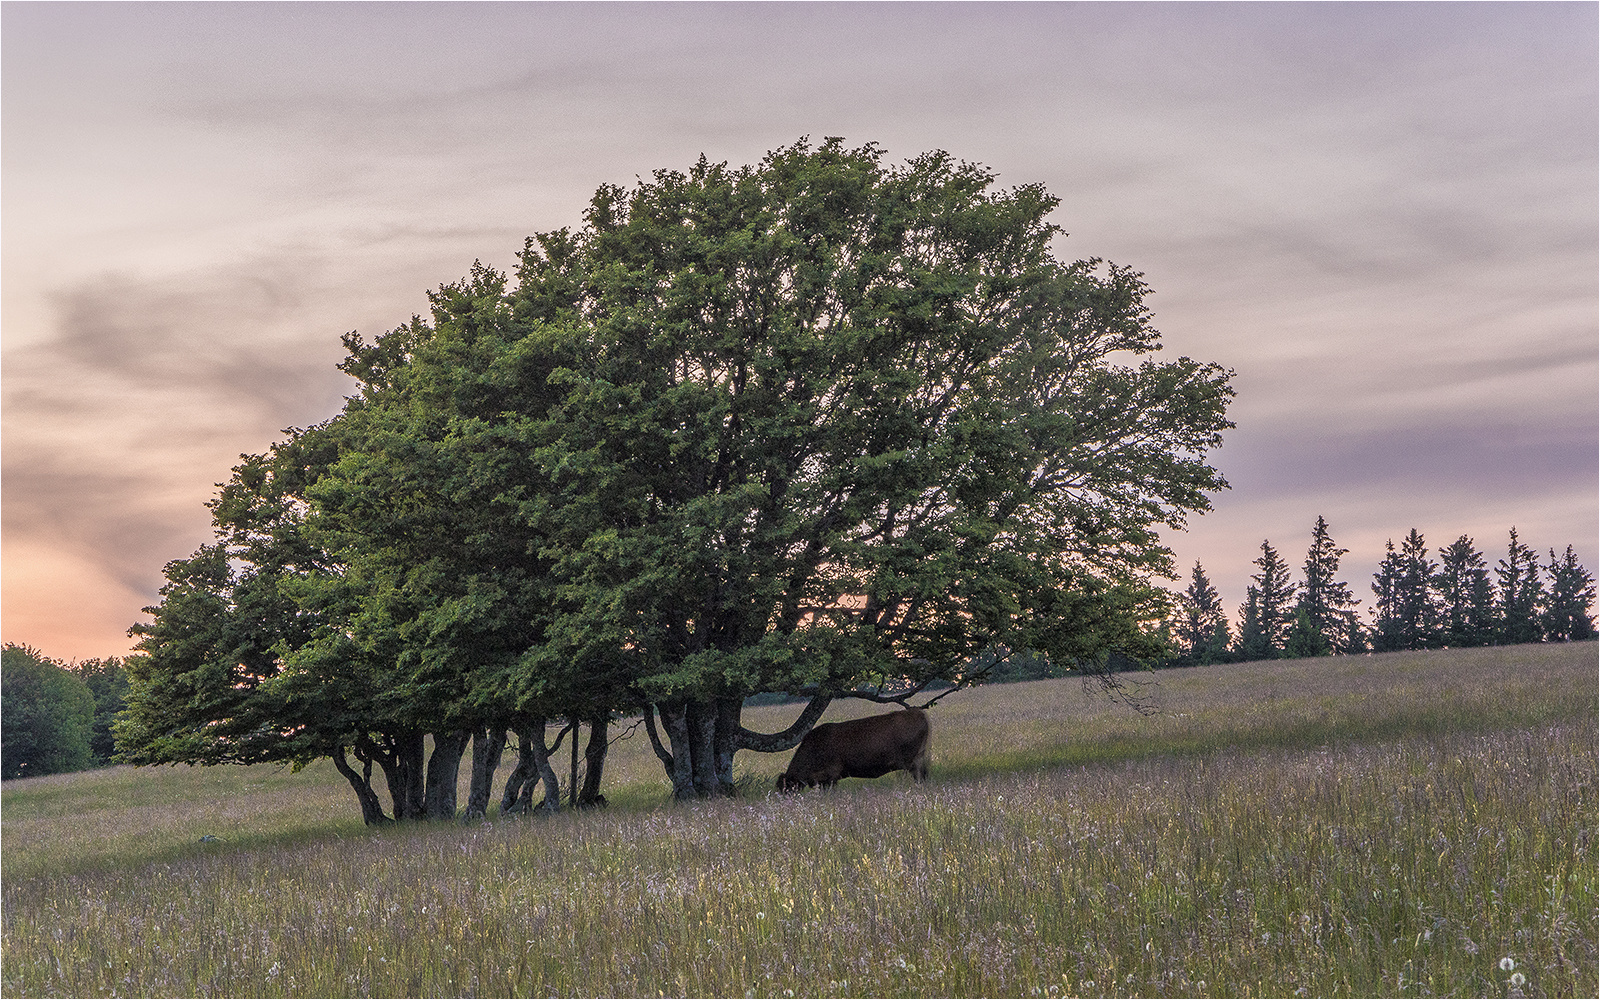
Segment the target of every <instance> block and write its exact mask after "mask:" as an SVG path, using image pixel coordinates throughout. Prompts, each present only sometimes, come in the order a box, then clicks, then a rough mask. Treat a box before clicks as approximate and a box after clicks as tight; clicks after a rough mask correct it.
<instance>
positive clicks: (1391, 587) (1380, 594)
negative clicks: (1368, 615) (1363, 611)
mask: <svg viewBox="0 0 1600 1000" xmlns="http://www.w3.org/2000/svg"><path fill="white" fill-rule="evenodd" d="M1383 544H1384V556H1383V562H1381V563H1379V564H1378V571H1377V572H1376V573H1374V574H1372V593H1373V596H1374V598H1376V600H1375V601H1374V602H1373V606H1372V614H1373V621H1372V648H1373V649H1375V650H1377V651H1378V652H1380V653H1386V652H1390V651H1391V650H1396V649H1404V648H1405V645H1404V639H1403V637H1402V631H1403V628H1402V622H1401V615H1400V586H1401V580H1402V579H1403V578H1404V577H1405V561H1404V559H1402V558H1401V555H1400V553H1399V552H1397V551H1395V547H1394V539H1392V538H1391V539H1389V540H1387V541H1385V542H1384V543H1383Z"/></svg>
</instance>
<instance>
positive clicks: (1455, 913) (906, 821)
mask: <svg viewBox="0 0 1600 1000" xmlns="http://www.w3.org/2000/svg"><path fill="white" fill-rule="evenodd" d="M1595 651H1596V647H1594V646H1588V647H1524V648H1521V649H1511V650H1485V651H1457V652H1450V653H1434V654H1410V655H1397V656H1389V657H1372V658H1370V659H1369V658H1361V659H1359V660H1357V659H1351V660H1318V661H1299V662H1293V663H1279V664H1265V665H1244V666H1234V667H1219V668H1206V669H1201V670H1191V671H1181V672H1168V673H1164V674H1161V675H1159V676H1158V678H1157V679H1159V681H1160V685H1161V688H1160V692H1159V698H1160V699H1161V704H1162V711H1161V713H1160V714H1159V715H1155V716H1150V717H1139V716H1134V715H1131V714H1130V713H1128V712H1127V711H1126V710H1125V709H1119V708H1115V707H1108V706H1107V705H1106V704H1105V703H1104V701H1103V700H1101V699H1098V698H1093V697H1091V698H1085V697H1084V696H1083V694H1082V693H1081V691H1080V689H1079V688H1078V687H1077V685H1076V684H1074V683H1073V682H1059V681H1058V682H1040V683H1037V684H1027V685H1007V686H1004V687H996V688H992V689H989V690H985V691H978V692H971V693H966V694H963V695H959V696H957V697H956V698H952V699H948V700H947V701H946V702H943V703H941V705H940V706H939V708H938V709H936V713H937V714H936V715H935V741H936V744H935V774H934V780H933V781H932V782H931V783H930V784H928V785H926V786H913V785H911V784H910V783H908V782H907V781H905V780H903V776H902V777H897V778H890V779H883V780H880V781H878V782H872V783H862V782H847V783H845V785H843V786H841V788H840V789H839V790H837V791H835V792H833V793H811V794H807V795H802V796H797V797H765V796H757V797H751V798H746V799H743V800H736V801H726V802H712V803H704V804H700V805H697V806H693V807H672V806H669V805H667V804H665V801H664V800H665V788H664V782H663V780H662V778H661V776H660V770H659V764H657V763H656V762H655V760H654V758H653V756H651V755H650V751H649V748H648V744H647V743H646V742H645V741H644V739H643V736H642V734H639V735H638V736H637V737H636V738H635V739H632V740H628V741H624V742H622V743H619V744H618V746H617V749H616V751H615V752H614V755H613V761H612V762H611V764H609V765H608V772H607V773H608V790H607V794H608V796H610V797H611V798H612V800H613V802H614V803H617V802H618V801H619V799H620V800H623V802H624V803H627V802H631V803H632V805H626V804H624V805H619V806H614V807H613V808H612V809H611V810H608V811H607V812H605V813H603V814H592V813H591V814H582V815H561V816H556V817H552V818H549V819H545V820H537V819H536V820H532V821H509V822H504V823H485V824H477V825H473V826H470V827H455V828H451V827H444V828H437V827H427V826H410V827H404V828H398V829H392V830H385V831H367V830H364V829H362V828H361V827H360V826H359V824H357V823H352V822H351V819H352V818H353V815H354V813H355V807H354V805H353V803H352V802H351V801H350V798H351V797H350V795H349V792H348V790H347V788H345V786H343V783H342V781H341V780H340V779H339V778H338V776H337V775H335V774H331V773H330V772H331V769H330V772H318V771H316V770H312V771H308V772H305V773H302V774H299V775H290V774H288V773H286V772H277V771H272V770H270V769H253V768H252V769H229V770H230V771H231V772H232V774H231V775H227V774H222V773H220V769H218V770H214V771H212V772H206V771H195V772H188V771H177V772H171V771H154V772H152V771H148V770H145V771H129V770H116V771H111V772H100V773H96V774H90V775H72V776H63V777H62V778H59V779H58V778H46V779H29V780H28V781H25V782H19V783H8V784H7V786H6V789H5V798H4V810H5V812H4V828H3V829H4V838H5V840H4V848H5V854H4V858H5V861H4V932H3V934H4V936H3V941H4V958H5V961H4V969H3V980H0V986H3V991H4V992H5V993H6V994H7V995H54V994H65V995H78V996H95V995H112V994H116V993H120V994H129V993H132V994H143V995H251V996H343V995H373V996H419V995H506V996H531V995H548V994H552V993H555V994H563V995H565V994H572V995H621V996H631V995H745V994H747V993H753V994H755V995H785V994H788V993H793V994H797V995H920V994H933V995H952V996H954V995H1070V994H1084V995H1146V996H1153V995H1233V996H1243V995H1279V996H1285V995H1294V994H1296V993H1300V994H1303V995H1351V994H1368V995H1480V996H1481V995H1506V994H1507V993H1522V994H1526V995H1530V996H1532V995H1566V996H1592V995H1596V993H1597V991H1600V986H1597V983H1596V965H1595V962H1596V918H1597V910H1596V907H1597V901H1596V846H1595V832H1596V831H1595V823H1596V809H1597V801H1596V799H1597V797H1596V773H1597V768H1600V763H1597V760H1596V741H1597V738H1600V737H1597V732H1596V700H1597V692H1596V669H1595V667H1596V664H1595ZM841 708H844V709H847V710H849V714H862V713H865V712H871V711H875V710H878V709H876V708H875V707H870V706H862V705H846V706H841ZM793 711H794V709H793V708H788V709H785V708H782V707H776V708H767V709H761V710H759V711H752V712H750V713H747V715H749V716H751V717H753V718H751V719H749V720H748V721H747V724H762V725H771V726H772V727H773V728H776V726H777V725H780V724H783V723H784V722H786V721H787V719H788V718H789V717H791V716H792V713H793ZM845 714H847V713H846V712H844V711H841V712H839V713H838V716H837V717H843V716H844V715H845ZM763 716H765V719H762V717H763ZM829 717H830V718H832V717H835V715H834V714H833V713H830V716H829ZM758 720H761V721H760V722H758ZM782 764H783V757H782V756H781V755H780V756H778V757H777V758H776V759H762V760H759V761H756V762H754V763H750V764H746V763H745V762H744V761H743V760H741V765H742V766H745V767H748V776H749V780H750V781H751V783H752V787H759V786H760V784H761V783H763V782H766V781H768V780H769V779H770V776H771V775H775V774H776V773H777V771H778V770H780V769H781V767H782ZM252 783H253V784H257V785H259V786H260V787H257V788H254V789H250V788H246V787H245V786H246V785H247V784H252ZM852 786H854V787H852ZM613 790H615V792H614V791H613ZM218 796H221V797H222V798H223V799H225V800H227V801H218ZM330 810H331V812H330ZM330 817H333V818H330ZM228 824H233V825H232V826H229V825H228ZM138 826H144V827H147V829H145V830H143V831H140V830H136V829H133V827H138ZM97 830H98V831H99V834H98V835H97V834H96V831H97ZM52 831H54V836H52ZM205 832H212V833H214V834H215V835H217V836H220V837H222V838H223V839H222V840H220V841H216V842H209V843H204V844H201V843H197V842H196V839H197V837H198V836H199V835H200V834H201V833H205ZM97 836H98V838H99V839H97ZM97 845H98V846H97ZM1505 960H1509V962H1510V963H1514V968H1504V967H1503V962H1505Z"/></svg>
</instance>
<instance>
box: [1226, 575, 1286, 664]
mask: <svg viewBox="0 0 1600 1000" xmlns="http://www.w3.org/2000/svg"><path fill="white" fill-rule="evenodd" d="M1233 649H1234V652H1235V653H1237V654H1239V658H1240V659H1244V660H1268V659H1272V658H1273V657H1274V656H1277V655H1279V652H1278V651H1277V650H1274V649H1273V648H1272V643H1271V640H1270V639H1269V638H1268V636H1267V633H1266V629H1264V628H1263V627H1262V624H1261V588H1259V587H1257V586H1256V585H1255V584H1251V585H1250V586H1249V587H1248V588H1247V589H1246V590H1245V599H1244V603H1243V604H1241V605H1239V642H1238V644H1237V645H1236V646H1234V648H1233Z"/></svg>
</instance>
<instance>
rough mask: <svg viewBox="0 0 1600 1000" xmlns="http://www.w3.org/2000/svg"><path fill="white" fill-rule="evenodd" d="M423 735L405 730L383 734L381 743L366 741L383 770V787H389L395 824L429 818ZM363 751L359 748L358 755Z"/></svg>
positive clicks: (374, 758) (373, 758)
mask: <svg viewBox="0 0 1600 1000" xmlns="http://www.w3.org/2000/svg"><path fill="white" fill-rule="evenodd" d="M422 738H423V734H422V733H421V732H418V731H413V730H404V731H401V732H399V733H383V734H381V735H380V740H381V742H380V741H374V740H371V739H369V738H367V737H363V738H362V739H363V741H364V742H365V743H366V744H367V746H368V751H369V756H370V758H371V759H372V760H375V761H377V763H378V766H379V767H380V768H382V769H383V780H384V783H385V784H387V785H388V786H389V802H390V804H391V806H392V808H393V812H394V818H395V819H396V820H407V819H421V818H422V817H423V816H424V815H426V810H425V809H424V805H425V802H424V795H423V790H424V788H423V770H422V760H423V749H424V748H423V742H422ZM360 753H361V747H360V746H358V747H357V754H358V755H359V754H360Z"/></svg>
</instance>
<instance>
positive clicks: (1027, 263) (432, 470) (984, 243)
mask: <svg viewBox="0 0 1600 1000" xmlns="http://www.w3.org/2000/svg"><path fill="white" fill-rule="evenodd" d="M1056 204H1057V201H1056V199H1055V198H1054V197H1052V196H1051V195H1049V194H1048V193H1047V192H1045V191H1044V190H1043V189H1042V188H1040V187H1038V186H1036V185H1023V186H1020V187H1016V188H1010V189H999V188H997V187H996V186H995V183H994V176H993V174H992V173H991V172H990V171H988V170H987V169H985V168H983V167H981V166H978V165H974V164H970V163H963V162H959V161H956V160H954V159H952V158H951V157H949V156H948V155H946V154H944V153H937V152H936V153H928V154H925V155H922V156H919V157H917V158H915V159H912V160H910V161H908V162H906V163H903V164H889V163H886V162H885V157H884V154H883V152H882V150H880V149H879V148H878V147H876V146H873V145H867V146H863V147H860V148H856V149H851V148H847V146H846V145H845V144H844V143H843V141H842V140H838V139H828V140H826V141H824V142H823V143H822V144H820V145H812V144H811V143H809V142H807V141H804V140H802V141H801V142H798V143H796V144H795V145H793V146H790V147H787V148H784V149H779V150H777V151H775V152H773V153H771V154H769V155H768V156H767V157H766V158H765V159H764V160H762V162H761V163H759V164H757V165H754V166H746V167H741V168H730V167H729V166H727V165H725V164H714V163H709V162H707V161H705V160H704V159H703V158H702V160H701V161H700V162H698V163H696V164H694V165H693V166H692V167H691V168H689V169H688V170H687V171H686V172H678V171H671V170H663V171H659V172H657V173H656V174H654V175H653V176H652V177H651V179H649V180H647V181H641V182H639V183H638V184H636V185H635V186H633V187H632V188H628V189H624V188H620V187H615V186H609V185H608V186H603V187H601V188H600V189H599V190H598V191H597V192H596V194H595V196H594V198H593V200H592V201H591V203H590V206H589V209H588V211H587V212H586V214H585V222H584V225H583V226H582V227H581V228H578V229H575V230H566V229H564V230H558V231H555V232H547V233H541V234H539V235H537V236H535V237H532V238H530V239H529V240H528V242H527V244H526V246H525V248H524V250H523V253H522V255H521V261H520V264H519V266H518V268H517V269H516V273H515V275H514V280H513V276H507V275H501V274H498V273H496V272H494V271H493V270H491V269H489V268H484V267H475V268H474V270H473V273H472V274H471V275H470V276H469V277H468V278H467V279H465V280H463V281H462V282H460V283H457V284H454V285H449V286H446V287H444V288H442V289H440V290H439V291H438V292H437V293H435V294H434V295H433V296H432V305H433V309H432V317H431V321H424V320H421V319H418V320H414V321H413V322H412V323H411V324H408V325H407V326H404V327H401V328H399V329H397V330H395V331H393V332H392V333H389V334H387V335H384V336H382V337H380V338H378V339H377V340H376V342H374V343H370V344H369V343H366V342H364V341H363V340H362V339H361V338H360V337H358V336H354V335H352V336H349V337H347V338H346V344H347V347H348V349H349V351H350V355H349V358H348V359H347V360H346V362H345V363H344V365H343V367H344V369H345V370H346V371H347V372H349V373H350V374H351V375H353V376H355V377H356V378H357V379H358V380H359V381H360V382H361V384H362V391H361V393H360V394H359V395H357V396H354V397H352V399H351V401H350V403H349V405H347V407H346V411H345V413H344V414H342V415H341V417H340V418H339V423H340V424H341V430H340V435H339V441H340V449H341V450H340V453H339V456H338V457H337V459H336V460H333V461H331V462H329V463H328V465H327V466H326V468H325V469H324V470H323V471H322V473H321V474H320V476H319V477H318V478H317V480H316V481H315V482H313V483H309V484H307V486H306V488H305V489H304V490H303V498H304V503H305V507H304V510H303V511H302V514H303V521H304V531H305V534H306V537H308V538H310V539H313V540H314V541H315V543H316V545H317V546H318V547H319V548H320V549H321V550H323V551H326V552H327V553H328V554H329V562H328V567H327V569H328V572H318V573H314V574H301V575H300V576H299V577H297V582H295V583H294V585H293V586H292V587H288V586H280V587H278V589H277V592H278V593H289V594H290V595H291V596H292V597H293V599H294V600H295V601H297V602H298V604H299V606H300V607H301V608H302V609H303V611H304V612H305V613H308V614H312V615H313V617H315V616H316V615H322V616H323V620H324V623H325V624H324V626H323V627H322V628H321V630H320V631H317V632H316V633H315V634H313V635H311V636H310V637H309V638H308V639H304V640H302V641H297V642H296V643H293V644H290V645H285V646H283V647H280V649H279V657H278V660H277V661H276V663H275V666H274V669H276V670H278V671H279V672H280V674H279V675H276V676H275V679H274V680H273V681H272V683H271V685H269V686H270V687H272V688H274V689H283V690H289V689H292V688H293V684H294V683H301V684H303V685H310V686H312V687H314V686H315V683H316V682H317V678H318V677H319V676H322V674H319V673H318V671H323V672H324V674H327V675H328V676H329V677H331V678H335V679H336V678H337V676H338V675H339V670H341V669H343V668H340V667H338V666H337V665H338V664H339V663H340V662H342V660H341V657H347V656H349V655H350V653H351V651H352V649H354V650H358V651H361V652H362V653H363V654H365V655H367V656H369V657H371V658H372V660H371V662H373V663H374V664H379V665H382V666H383V670H382V671H379V672H378V673H376V674H374V675H373V677H372V678H371V680H372V682H377V681H378V680H379V678H380V675H381V677H382V678H386V680H384V681H383V683H386V684H388V685H389V689H388V690H386V691H383V692H375V693H374V695H375V696H377V695H381V696H382V697H383V698H386V699H389V700H390V701H391V702H394V701H398V702H406V703H407V704H408V708H407V709H406V711H408V712H410V713H411V714H410V716H408V717H409V718H411V719H412V720H413V721H414V722H415V727H417V728H427V729H428V731H430V732H434V733H435V735H436V738H437V735H438V733H440V732H456V733H465V732H471V731H480V730H482V729H484V728H485V727H489V728H493V727H500V726H506V725H511V726H512V727H513V728H515V727H516V725H518V724H524V723H526V722H527V721H528V720H538V721H539V722H540V723H541V726H540V729H541V733H540V736H541V738H542V722H543V720H544V719H545V718H555V717H564V718H569V719H574V720H581V721H585V722H588V723H589V724H590V725H591V730H593V729H595V728H596V726H598V729H599V731H600V732H602V733H603V731H604V722H605V721H606V720H607V719H609V718H610V717H611V716H612V714H613V713H618V712H640V713H642V714H643V716H644V718H645V720H646V721H647V722H648V723H649V731H650V733H651V737H652V743H653V745H654V746H655V748H656V752H657V754H658V756H659V757H660V759H661V761H662V763H663V766H664V768H665V771H666V773H667V775H668V776H669V777H670V778H671V780H672V784H673V788H674V792H675V794H676V795H677V796H679V797H683V798H687V797H692V796H700V795H711V794H718V793H722V792H726V791H728V790H730V789H731V788H732V787H733V777H734V768H733V760H734V755H735V754H736V753H737V752H738V751H739V750H753V751H769V752H770V751H779V750H784V749H788V748H790V747H793V746H794V745H796V744H797V743H798V742H799V740H800V739H801V738H802V737H803V735H804V733H805V732H806V731H807V730H808V729H809V728H810V727H811V725H812V724H814V723H815V721H816V719H817V718H818V717H819V716H820V715H821V713H822V712H823V710H824V709H825V708H826V707H827V705H828V703H829V701H830V699H832V698H836V697H839V696H842V695H861V694H870V695H871V696H874V697H878V698H899V699H902V700H903V699H904V698H905V697H907V695H908V693H911V692H915V691H917V690H921V689H924V688H926V687H927V686H928V685H930V684H932V683H934V682H937V681H952V682H956V683H972V682H975V681H978V680H981V679H982V675H983V670H984V665H986V664H993V663H994V662H996V660H997V659H998V658H1001V657H1004V656H1005V655H1007V654H1008V653H1010V652H1013V651H1015V652H1024V651H1025V652H1027V653H1029V654H1033V655H1043V656H1047V657H1049V658H1050V659H1052V660H1053V661H1054V662H1056V663H1058V664H1063V665H1071V666H1073V667H1074V668H1075V669H1078V670H1081V671H1083V672H1085V674H1086V675H1093V674H1096V673H1097V672H1099V673H1101V675H1102V676H1104V674H1103V670H1104V664H1105V663H1106V660H1107V657H1108V656H1109V655H1110V654H1112V653H1115V652H1120V653H1123V654H1126V655H1128V656H1133V657H1140V656H1155V655H1159V654H1160V653H1161V652H1163V650H1162V649H1161V648H1160V643H1159V642H1158V640H1157V639H1156V638H1155V632H1154V630H1153V629H1152V628H1150V627H1149V626H1150V625H1152V624H1153V623H1155V622H1157V621H1159V619H1160V618H1161V617H1162V616H1163V615H1164V613H1165V612H1166V608H1165V605H1164V599H1163V595H1162V591H1161V590H1160V589H1159V588H1158V587H1156V586H1155V585H1154V584H1153V582H1152V580H1153V578H1154V577H1157V576H1170V575H1171V573H1172V565H1171V562H1172V559H1171V553H1170V552H1169V551H1168V550H1167V549H1166V548H1165V547H1164V546H1163V545H1162V544H1161V541H1160V536H1159V532H1160V531H1161V530H1162V529H1179V528H1182V527H1183V526H1184V524H1185V519H1186V517H1187V516H1188V515H1189V514H1191V513H1194V512H1200V511H1204V510H1206V509H1207V508H1208V506H1209V503H1208V499H1207V494H1208V493H1209V492H1211V491H1215V490H1218V489H1221V488H1223V487H1224V486H1225V483H1224V482H1223V480H1222V478H1221V476H1220V475H1219V474H1218V473H1217V472H1216V471H1215V470H1214V469H1213V468H1211V467H1210V466H1209V465H1208V464H1207V463H1206V456H1207V453H1208V452H1209V450H1211V449H1213V448H1215V447H1216V446H1217V445H1219V444H1220V441H1221V438H1220V435H1221V432H1222V431H1223V430H1225V429H1226V428H1228V427H1229V426H1231V425H1230V424H1229V422H1228V421H1227V418H1226V407H1227V404H1228V402H1229V400H1230V398H1231V396H1232V390H1231V389H1230V388H1229V386H1228V379H1229V373H1228V372H1227V371H1225V370H1223V369H1222V368H1220V367H1218V366H1217V365H1214V364H1206V363H1202V362H1197V361H1193V360H1190V359H1188V358H1177V359H1171V360H1165V361H1162V360H1157V359H1156V358H1155V357H1154V356H1155V355H1156V354H1157V352H1158V351H1159V348H1160V344H1159V338H1158V335H1157V333H1156V331H1155V330H1154V329H1153V328H1152V326H1151V322H1150V313H1149V310H1148V308H1147V307H1146V305H1145V297H1146V295H1147V292H1148V289H1147V288H1146V286H1145V284H1144V282H1143V279H1142V277H1141V276H1140V275H1139V274H1138V273H1136V272H1134V271H1132V270H1131V269H1128V268H1126V267H1119V266H1115V265H1110V264H1106V263H1103V262H1101V261H1099V260H1083V261H1077V262H1074V263H1065V262H1062V261H1059V260H1057V259H1056V258H1055V256H1054V254H1053V244H1054V243H1055V242H1056V240H1057V239H1058V237H1060V236H1061V233H1060V231H1059V229H1058V228H1057V227H1056V226H1055V225H1053V224H1051V223H1050V222H1049V221H1048V217H1049V215H1050V213H1051V211H1052V210H1053V209H1054V208H1055V207H1056ZM334 622H336V624H333V623H334ZM357 659H359V657H358V658H357ZM375 669H376V668H375ZM763 691H789V692H799V693H805V694H809V695H811V700H810V702H809V703H808V704H807V705H806V707H805V709H804V710H803V711H801V712H800V713H799V716H798V718H797V719H796V720H795V722H794V724H793V725H792V726H790V727H789V728H788V729H787V730H785V731H783V732H780V733H758V732H753V731H751V730H749V729H747V728H745V727H744V726H743V725H742V717H741V709H742V705H743V703H744V700H745V698H746V697H748V696H749V695H751V694H755V693H758V692H763ZM385 710H386V711H390V710H394V711H399V710H398V708H396V706H395V705H393V704H386V708H385ZM401 714H402V715H404V713H401ZM516 720H521V722H520V723H519V722H517V721H516ZM573 738H574V739H576V738H577V737H576V734H574V737H573ZM541 747H542V743H541ZM546 769H547V770H548V768H546ZM353 783H354V782H353Z"/></svg>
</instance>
